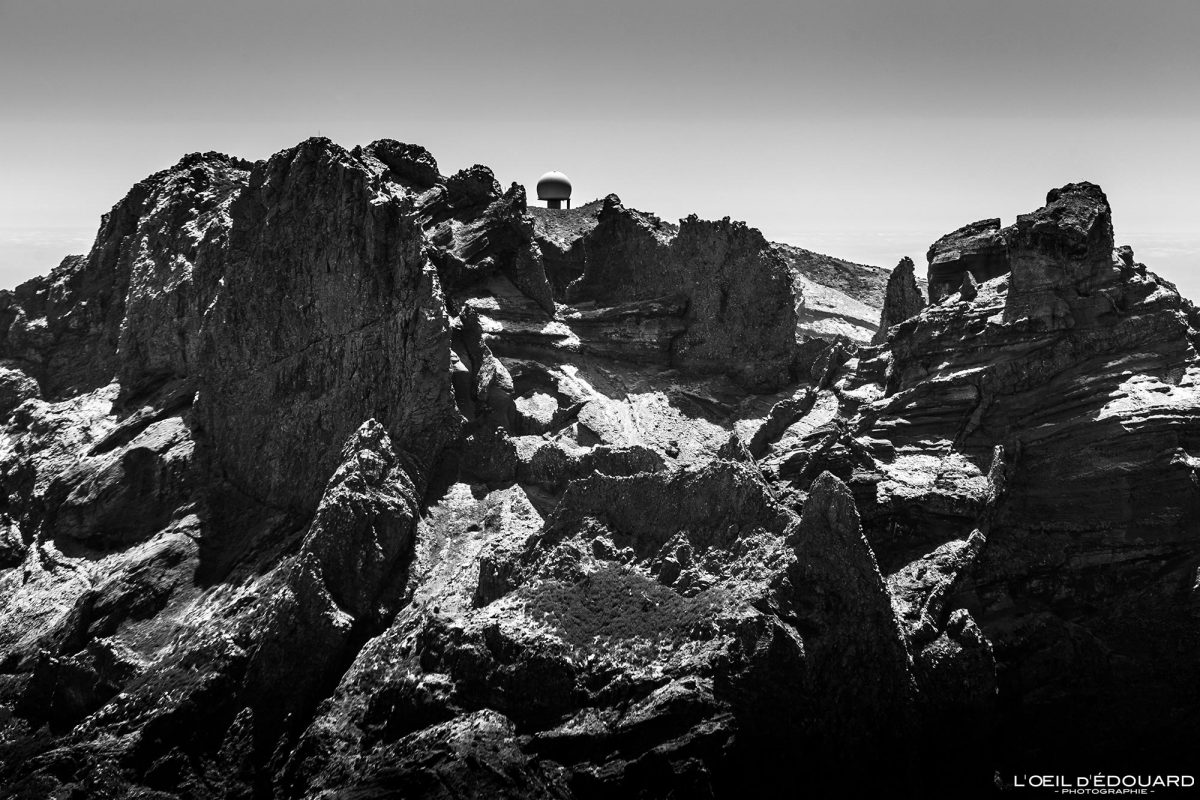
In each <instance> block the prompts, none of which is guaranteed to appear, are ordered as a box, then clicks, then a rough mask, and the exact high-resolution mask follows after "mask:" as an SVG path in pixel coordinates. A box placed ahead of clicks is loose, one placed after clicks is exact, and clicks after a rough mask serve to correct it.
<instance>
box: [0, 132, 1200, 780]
mask: <svg viewBox="0 0 1200 800" xmlns="http://www.w3.org/2000/svg"><path fill="white" fill-rule="evenodd" d="M897 255H898V256H899V255H901V254H897ZM928 261H929V270H928V281H927V289H928V294H929V300H930V301H931V302H930V304H929V305H925V301H924V298H923V297H922V295H923V294H924V292H925V291H926V286H925V285H922V282H921V281H919V280H918V278H917V276H916V275H915V274H914V273H915V270H914V267H913V265H912V262H911V261H908V260H907V259H906V260H905V261H902V262H901V265H900V267H898V268H897V270H896V271H895V272H893V273H892V274H891V277H890V279H889V275H888V273H887V272H886V271H884V270H880V269H878V268H873V267H866V266H862V265H855V264H851V263H849V262H845V261H841V260H839V259H836V258H832V257H828V256H822V255H819V254H816V253H811V252H809V251H806V250H803V249H801V248H798V247H794V246H791V245H780V244H772V243H770V242H767V241H766V240H765V239H764V237H763V236H762V235H761V233H759V232H758V231H757V230H755V229H754V228H752V227H749V226H747V225H745V224H744V223H739V222H733V221H730V220H728V219H725V220H719V221H704V220H699V219H697V218H695V217H689V218H687V219H684V220H681V221H680V222H679V223H678V224H673V223H668V222H664V221H662V220H660V219H658V218H657V217H654V216H653V215H652V214H648V213H644V212H640V211H636V210H633V209H629V208H627V207H625V206H624V205H623V204H622V203H621V202H620V200H619V199H618V198H617V197H616V196H615V195H610V196H609V197H607V198H604V199H603V200H597V201H594V202H592V203H586V204H584V205H581V206H579V207H577V208H575V209H573V210H567V211H557V212H551V211H547V210H544V209H534V208H529V207H527V205H526V197H525V193H524V191H523V189H522V188H521V187H520V186H518V185H515V184H514V185H512V186H510V187H509V188H507V189H505V188H504V187H502V186H501V185H500V184H499V183H498V182H497V181H496V178H495V176H494V175H493V173H492V172H491V170H489V169H488V168H487V167H484V166H480V165H476V166H473V167H470V168H468V169H465V170H462V171H460V172H458V173H457V174H455V175H452V176H448V177H447V176H443V175H441V174H440V172H439V170H438V167H437V163H436V161H435V160H434V158H433V156H432V155H431V154H430V153H429V152H428V151H426V150H424V148H421V147H418V146H416V145H408V144H402V143H399V142H396V141H391V140H383V141H379V142H375V143H372V144H370V145H368V146H366V147H361V148H354V149H353V150H346V149H344V148H341V147H339V146H337V145H335V144H333V143H332V142H329V141H328V140H324V139H312V140H308V141H306V142H303V143H301V144H299V145H297V146H296V147H294V148H291V149H288V150H285V151H283V152H281V153H278V154H276V155H275V156H273V157H271V158H270V159H268V160H265V161H261V162H257V163H253V164H251V163H248V162H244V161H240V160H238V159H234V158H230V157H227V156H223V155H219V154H213V153H208V154H194V155H190V156H187V157H185V158H184V159H183V160H182V161H180V163H179V164H177V165H176V166H175V167H173V168H171V169H169V170H165V171H163V172H161V173H158V174H156V175H154V176H151V177H150V178H148V179H147V180H146V181H143V182H142V183H140V184H138V185H137V186H135V187H134V188H133V189H132V190H131V192H130V194H129V195H128V196H127V197H126V198H125V199H124V200H122V201H121V202H120V203H118V204H117V205H116V206H115V207H114V208H113V211H112V212H111V213H110V214H109V215H107V216H106V217H105V219H104V220H103V222H102V225H101V229H100V231H99V234H98V236H97V239H96V243H95V245H94V247H93V249H92V250H91V252H89V253H88V254H86V255H82V256H70V257H68V258H66V259H65V260H64V261H63V262H62V264H61V265H60V266H59V267H58V268H56V269H55V270H53V271H51V272H50V274H49V275H48V276H47V277H44V278H37V279H34V280H32V281H30V282H28V283H26V284H24V285H22V286H20V287H17V288H16V289H15V290H12V291H5V292H2V293H0V425H2V427H0V481H2V482H3V490H4V496H3V502H4V505H3V508H2V509H0V597H3V603H2V604H0V787H3V788H2V789H0V792H2V793H3V796H12V797H28V798H34V797H37V798H42V797H130V798H133V797H138V798H172V797H246V798H250V797H255V798H310V797H311V798H326V799H329V800H331V799H332V798H350V797H354V798H370V797H378V798H383V797H406V798H407V797H412V798H450V797H489V798H492V797H509V798H543V797H560V798H589V797H597V798H599V797H613V796H621V795H628V796H631V797H664V798H665V797H729V798H733V797H742V796H747V794H748V793H749V794H754V795H756V796H757V795H761V796H778V795H779V794H780V787H792V788H794V789H796V791H791V790H789V791H787V792H785V793H784V794H787V795H790V794H793V793H796V792H797V791H799V790H800V789H801V788H803V789H804V790H806V791H809V792H810V793H812V794H814V795H815V796H826V795H837V796H840V794H841V793H844V789H845V785H846V780H847V776H848V775H852V776H853V783H854V786H855V787H856V788H858V789H865V790H868V791H871V792H875V793H881V794H886V795H888V796H914V797H925V796H931V794H932V793H940V792H943V791H950V790H953V791H956V792H958V793H959V794H960V795H964V796H965V795H972V794H977V793H980V792H983V791H986V790H987V789H988V787H991V786H992V785H993V779H994V776H995V775H996V774H997V773H998V772H1000V773H1006V772H1008V771H1012V770H1019V771H1021V772H1025V773H1033V772H1051V771H1052V772H1054V773H1055V774H1058V773H1060V772H1062V771H1064V770H1067V769H1070V768H1072V767H1078V768H1079V769H1082V770H1089V769H1090V770H1095V769H1105V770H1109V771H1113V772H1118V771H1122V772H1131V771H1137V770H1142V771H1144V770H1148V769H1152V768H1155V767H1166V768H1169V769H1170V768H1173V769H1176V770H1177V769H1178V765H1179V764H1180V763H1185V762H1182V761H1181V760H1180V759H1184V758H1186V757H1187V754H1188V753H1190V749H1191V747H1192V746H1193V745H1192V743H1193V742H1194V741H1195V737H1196V735H1197V734H1198V733H1200V731H1197V719H1200V714H1198V713H1197V710H1198V708H1200V698H1197V696H1196V695H1197V688H1196V687H1197V686H1200V682H1198V680H1197V679H1198V678H1200V675H1198V674H1197V673H1198V672H1200V666H1198V665H1200V642H1198V641H1197V624H1198V621H1200V588H1197V587H1198V586H1200V582H1198V575H1200V530H1198V529H1197V525H1198V524H1200V523H1197V522H1196V520H1197V519H1198V518H1200V517H1198V512H1200V507H1198V500H1200V491H1198V489H1197V486H1198V485H1200V474H1198V470H1200V452H1198V451H1197V448H1198V447H1200V445H1198V444H1197V443H1198V442H1200V362H1198V361H1197V358H1196V352H1195V344H1196V336H1197V334H1196V330H1197V323H1198V321H1200V320H1198V319H1197V314H1196V311H1195V309H1194V308H1193V307H1192V305H1191V304H1190V303H1188V302H1187V301H1186V300H1184V299H1182V298H1181V297H1180V296H1179V295H1178V293H1177V292H1176V291H1175V289H1174V287H1173V286H1171V285H1170V284H1168V283H1166V282H1164V281H1162V280H1161V279H1159V278H1157V277H1156V276H1155V275H1154V274H1153V273H1152V272H1150V271H1148V270H1147V269H1146V268H1145V266H1143V265H1141V264H1139V263H1137V262H1135V261H1134V257H1133V253H1132V251H1130V250H1129V249H1128V248H1116V249H1114V239H1113V217H1112V210H1111V209H1110V208H1109V205H1108V201H1107V199H1106V198H1105V196H1104V194H1103V192H1102V191H1101V190H1100V189H1099V187H1096V186H1094V185H1092V184H1086V183H1082V184H1071V185H1068V186H1065V187H1062V188H1061V189H1056V190H1054V191H1052V192H1051V193H1050V195H1049V196H1048V198H1047V202H1046V205H1045V206H1044V207H1043V208H1041V209H1040V210H1037V211H1035V212H1033V213H1031V214H1027V215H1023V216H1021V217H1019V218H1018V220H1017V222H1016V224H1015V225H1013V226H1010V227H1009V228H1004V229H1001V228H1000V226H999V223H998V222H997V221H994V220H988V221H984V222H982V223H975V224H973V225H969V226H967V227H966V228H963V229H961V230H959V231H956V232H955V233H952V234H950V235H948V236H947V237H943V238H942V239H941V240H939V241H938V242H937V243H935V244H934V245H933V247H932V248H931V249H930V252H929V256H928ZM872 342H873V344H872ZM1081 774H1082V773H1081Z"/></svg>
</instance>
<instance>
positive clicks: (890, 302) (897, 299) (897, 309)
mask: <svg viewBox="0 0 1200 800" xmlns="http://www.w3.org/2000/svg"><path fill="white" fill-rule="evenodd" d="M970 276H971V273H970V271H967V272H966V274H965V275H964V276H963V285H964V286H966V284H967V282H968V281H970V280H971V277H970ZM924 307H925V299H924V298H923V297H922V296H921V288H920V287H919V286H917V276H916V272H915V270H914V268H913V262H912V259H911V258H907V257H905V258H902V259H900V263H899V264H897V265H896V268H895V269H894V270H892V274H891V275H890V276H889V277H888V283H887V294H886V295H885V297H884V299H883V311H882V312H881V313H880V315H879V330H878V331H877V332H876V333H875V337H874V338H873V339H872V340H871V344H881V343H882V342H884V341H887V333H888V329H889V328H891V327H892V326H893V325H897V324H899V323H901V322H903V321H904V320H906V319H908V318H909V317H912V316H914V315H916V314H917V312H919V311H920V310H921V309H922V308H924Z"/></svg>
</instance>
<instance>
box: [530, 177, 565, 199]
mask: <svg viewBox="0 0 1200 800" xmlns="http://www.w3.org/2000/svg"><path fill="white" fill-rule="evenodd" d="M537 194H538V200H570V199H571V179H570V178H568V177H567V176H566V175H563V174H562V173H561V172H547V173H546V174H545V175H543V176H542V177H540V178H538V182H537Z"/></svg>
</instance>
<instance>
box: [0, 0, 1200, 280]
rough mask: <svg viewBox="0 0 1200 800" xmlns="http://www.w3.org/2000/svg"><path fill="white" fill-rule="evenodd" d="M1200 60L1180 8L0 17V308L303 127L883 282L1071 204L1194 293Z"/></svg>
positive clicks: (1187, 11)
mask: <svg viewBox="0 0 1200 800" xmlns="http://www.w3.org/2000/svg"><path fill="white" fill-rule="evenodd" d="M1197 43H1200V2H1198V1H1197V0H1139V1H1138V2H1134V0H1127V1H1123V2H1116V1H1115V0H1004V2H998V1H997V0H987V1H986V2H985V1H984V0H829V2H825V3H811V2H799V1H798V0H792V1H791V2H754V1H753V0H742V1H741V2H724V3H716V2H711V1H710V0H667V1H666V2H653V1H652V0H639V1H638V2H627V0H609V1H608V2H596V0H589V2H575V1H574V0H558V1H557V2H533V1H532V0H487V1H486V2H485V1H483V0H480V1H479V2H472V3H460V2H452V1H451V0H436V1H433V0H431V1H430V2H423V1H419V2H404V1H402V0H401V1H396V0H393V1H392V2H380V1H377V0H360V1H357V2H356V1H355V0H342V2H338V3H329V2H321V3H318V2H313V1H312V0H286V2H285V0H268V1H264V2H248V0H238V1H237V2H228V1H227V0H207V1H206V2H203V3H200V2H194V0H189V1H188V2H181V1H179V0H105V1H104V2H95V0H90V1H87V0H70V1H67V0H20V1H18V0H0V109H2V110H0V286H12V285H13V284H15V283H17V282H19V281H20V280H23V279H24V278H26V277H28V276H30V275H33V274H37V273H41V272H45V271H47V270H48V269H49V268H51V267H52V266H53V265H54V264H56V263H57V262H58V260H59V258H60V257H61V256H62V255H65V254H67V253H69V252H79V251H82V250H86V248H87V246H88V244H89V242H90V240H91V238H92V236H93V235H94V232H95V229H96V226H97V224H98V221H99V216H100V214H101V213H103V212H104V211H106V210H107V209H108V208H110V207H111V206H112V204H113V203H115V202H116V201H117V200H119V199H120V198H121V197H122V196H123V195H124V194H125V192H126V191H127V190H128V189H129V187H130V186H131V185H132V184H133V183H135V182H136V181H138V180H140V179H141V178H143V177H145V176H146V175H147V174H149V173H151V172H154V171H156V170H158V169H162V168H164V167H166V166H169V165H171V164H172V163H174V162H175V161H176V160H178V158H179V157H180V156H181V155H183V154H184V153H187V152H192V151H196V150H221V151H224V152H229V153H233V154H236V155H240V156H243V157H246V158H252V159H255V158H264V157H266V156H268V155H270V154H271V153H273V152H275V151H277V150H280V149H282V148H284V147H287V146H290V145H292V144H295V143H296V142H297V141H299V140H301V139H303V138H306V137H308V136H311V135H315V134H318V133H319V134H322V135H325V136H329V137H330V138H332V139H334V140H335V141H338V142H340V143H341V144H343V145H346V146H347V147H349V146H353V145H354V144H365V143H367V142H369V141H371V140H373V139H377V138H381V137H390V138H394V139H399V140H401V141H407V142H415V143H418V144H422V145H424V146H426V147H428V148H429V149H430V150H431V151H432V152H433V154H434V156H435V157H436V158H437V159H438V162H439V164H440V166H441V169H442V172H444V173H447V174H449V173H450V172H453V171H454V170H457V169H459V168H461V167H464V166H469V165H470V164H473V163H476V162H478V163H483V164H487V165H488V166H490V167H492V168H493V169H494V170H495V172H496V175H497V177H498V178H499V179H500V181H501V182H502V183H504V184H508V183H509V182H512V181H519V182H522V183H524V184H525V185H526V186H527V187H529V188H530V189H532V187H533V183H534V182H535V181H536V180H537V177H538V175H540V174H541V173H542V172H544V171H546V170H549V169H558V170H561V171H563V172H566V173H567V174H568V175H569V176H571V178H572V180H573V182H574V184H575V198H574V200H575V202H576V203H579V202H583V201H585V200H588V199H591V198H593V197H600V196H603V195H605V194H607V193H609V192H616V193H617V194H619V195H620V196H621V197H622V199H623V200H624V201H625V202H626V204H628V205H632V206H635V207H638V208H642V209H645V210H648V211H654V212H655V213H658V214H659V215H660V216H663V217H665V218H667V219H672V220H673V219H678V218H679V217H682V216H685V215H686V214H688V213H692V212H695V213H698V214H700V215H701V216H703V217H722V216H727V215H728V216H732V217H734V218H735V219H744V220H746V221H748V222H749V223H750V224H751V225H754V226H756V227H758V228H760V229H762V230H763V232H764V233H765V234H766V235H767V236H768V238H771V239H775V240H779V241H788V242H792V243H795V244H798V245H801V246H804V247H808V248H810V249H814V250H818V251H822V252H827V253H831V254H833V255H838V256H842V257H845V258H850V259H854V260H859V261H866V262H868V263H875V264H880V265H883V266H889V267H890V266H892V265H894V264H895V262H896V261H897V260H898V259H899V258H900V257H901V256H904V255H908V256H911V257H913V258H914V260H916V261H917V262H918V264H919V265H920V264H923V263H924V252H925V249H926V248H927V246H928V245H929V243H930V242H932V241H933V240H934V239H936V238H937V237H938V236H940V235H941V234H943V233H946V232H948V231H950V230H952V229H954V228H957V227H959V226H960V225H963V224H965V223H967V222H971V221H973V220H976V219H979V218H982V217H990V216H999V217H1001V218H1002V219H1003V221H1004V222H1005V223H1006V224H1007V223H1008V222H1011V221H1012V219H1013V217H1014V216H1015V215H1016V214H1018V213H1023V212H1026V211H1031V210H1033V209H1035V208H1037V207H1038V206H1040V205H1041V204H1042V202H1043V200H1044V197H1045V193H1046V191H1047V190H1048V189H1050V188H1051V187H1054V186H1059V185H1061V184H1063V183H1067V182H1070V181H1075V180H1091V181H1094V182H1096V183H1099V184H1100V185H1101V186H1103V187H1104V189H1105V190H1106V191H1107V193H1108V195H1109V199H1110V200H1111V201H1112V203H1113V205H1114V209H1115V223H1116V228H1117V238H1118V242H1119V243H1128V244H1132V245H1133V246H1134V249H1135V252H1136V255H1137V257H1138V258H1139V259H1140V260H1142V261H1145V262H1146V263H1147V264H1148V265H1149V266H1150V267H1151V269H1154V270H1156V271H1158V272H1160V273H1162V274H1163V275H1164V276H1165V277H1168V278H1170V279H1172V280H1175V281H1177V282H1179V284H1180V286H1181V288H1182V289H1183V290H1184V292H1185V294H1188V295H1190V296H1192V297H1198V298H1200V274H1196V275H1195V277H1194V276H1193V273H1200V270H1197V269H1196V267H1200V226H1198V225H1197V220H1198V219H1200V158H1198V156H1197V147H1196V142H1198V141H1200V102H1198V101H1200V45H1198V44H1197ZM531 194H532V193H531Z"/></svg>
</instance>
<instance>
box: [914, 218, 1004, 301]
mask: <svg viewBox="0 0 1200 800" xmlns="http://www.w3.org/2000/svg"><path fill="white" fill-rule="evenodd" d="M1008 231H1009V229H1004V230H1001V228H1000V220H999V219H982V220H979V221H978V222H972V223H971V224H969V225H964V226H963V227H961V228H959V229H958V230H956V231H953V232H951V233H948V234H946V235H945V236H943V237H942V238H940V239H938V240H937V241H936V242H934V243H933V244H932V245H931V246H930V247H929V252H928V253H927V255H926V257H927V258H928V260H929V272H928V279H929V302H930V303H937V302H938V301H940V300H941V299H942V298H944V297H946V295H949V294H952V293H954V292H955V291H957V290H958V287H959V286H960V285H962V276H963V273H964V272H971V273H972V274H973V275H974V276H975V280H976V281H979V282H982V281H986V280H989V279H991V278H995V277H997V276H998V275H1003V274H1004V273H1006V272H1008V266H1009V265H1008V239H1007V236H1008Z"/></svg>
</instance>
